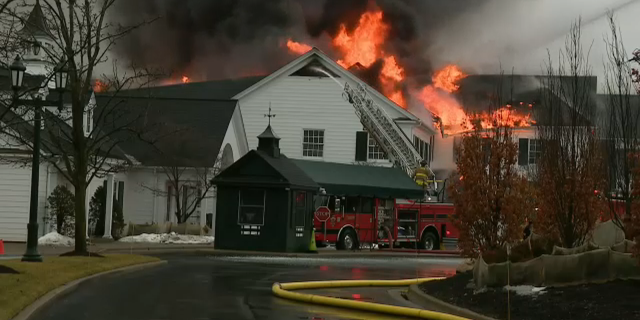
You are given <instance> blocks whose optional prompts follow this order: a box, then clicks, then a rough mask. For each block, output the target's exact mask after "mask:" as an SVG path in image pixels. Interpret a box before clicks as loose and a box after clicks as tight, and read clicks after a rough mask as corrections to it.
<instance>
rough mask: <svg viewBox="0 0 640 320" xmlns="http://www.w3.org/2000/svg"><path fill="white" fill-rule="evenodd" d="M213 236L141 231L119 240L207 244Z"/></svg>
mask: <svg viewBox="0 0 640 320" xmlns="http://www.w3.org/2000/svg"><path fill="white" fill-rule="evenodd" d="M213 240H214V237H210V236H193V235H184V234H177V233H175V232H171V233H161V234H158V233H143V234H141V235H138V236H129V237H124V238H121V239H120V240H118V241H120V242H129V243H172V244H207V243H213Z"/></svg>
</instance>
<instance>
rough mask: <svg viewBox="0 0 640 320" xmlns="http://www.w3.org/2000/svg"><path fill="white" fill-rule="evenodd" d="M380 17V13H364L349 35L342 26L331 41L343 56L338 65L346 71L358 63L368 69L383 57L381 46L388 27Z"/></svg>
mask: <svg viewBox="0 0 640 320" xmlns="http://www.w3.org/2000/svg"><path fill="white" fill-rule="evenodd" d="M382 17H383V16H382V11H375V12H365V13H364V14H363V15H362V16H361V17H360V21H359V22H358V26H357V27H356V28H355V30H353V32H351V33H349V32H348V31H347V27H346V26H345V25H344V24H343V25H341V26H340V31H339V32H338V35H337V36H336V37H335V38H334V39H333V45H334V46H335V47H336V48H338V49H339V50H340V51H342V54H343V58H342V59H340V60H338V64H340V65H341V66H343V67H344V68H347V69H348V68H349V67H351V66H352V65H354V64H356V63H360V64H361V65H363V66H365V67H367V68H368V67H370V66H371V65H372V64H374V63H375V62H376V61H377V60H378V59H380V58H381V57H382V56H383V55H384V52H383V51H382V45H383V44H384V42H385V40H386V38H387V33H388V31H389V26H387V25H386V24H385V23H384V22H383V21H382Z"/></svg>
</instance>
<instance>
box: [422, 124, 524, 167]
mask: <svg viewBox="0 0 640 320" xmlns="http://www.w3.org/2000/svg"><path fill="white" fill-rule="evenodd" d="M455 137H462V135H456V136H453V135H451V136H446V137H442V135H439V134H437V135H436V136H435V143H434V144H435V146H434V148H435V151H434V158H433V162H432V163H431V168H432V169H433V170H446V171H453V170H456V163H455V159H454V139H455ZM535 137H536V129H535V128H518V129H515V130H514V131H513V139H514V141H515V142H516V143H518V139H520V138H524V139H535Z"/></svg>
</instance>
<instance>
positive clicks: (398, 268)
mask: <svg viewBox="0 0 640 320" xmlns="http://www.w3.org/2000/svg"><path fill="white" fill-rule="evenodd" d="M355 256H356V258H333V257H331V258H322V257H318V258H315V257H310V258H306V257H304V258H283V257H257V256H195V255H171V256H162V258H164V259H166V260H168V261H169V262H168V264H166V265H163V266H160V267H154V268H152V269H146V270H143V271H137V272H129V273H119V274H112V275H107V276H103V277H99V278H97V279H92V280H89V281H86V282H84V283H83V284H81V285H80V286H79V287H78V288H77V289H76V290H74V291H73V292H71V293H70V294H68V295H66V296H64V297H62V298H60V299H58V300H57V301H54V302H53V303H51V304H49V305H48V306H46V307H44V308H42V309H40V310H39V311H38V312H37V313H36V314H34V316H33V317H32V319H34V320H75V319H78V320H80V319H83V320H84V319H92V320H115V319H117V320H128V319H131V320H151V319H154V320H160V319H163V320H164V319H171V320H173V319H175V320H197V319H198V320H199V319H230V320H233V319H247V320H252V319H278V320H286V319H295V320H304V319H309V320H320V319H323V320H329V319H398V318H393V317H385V316H379V315H372V314H366V313H362V312H356V311H349V310H344V309H337V308H330V307H321V306H314V305H308V304H303V303H296V302H292V301H287V300H283V299H280V298H277V297H274V296H273V295H272V293H271V285H272V284H273V283H274V282H292V281H313V280H343V279H405V278H414V277H431V276H446V275H451V274H453V273H455V268H456V266H457V265H458V264H459V263H460V261H461V260H460V259H455V258H426V257H422V258H391V257H388V258H378V257H375V258H357V254H355ZM318 293H320V294H323V295H330V296H334V297H341V298H347V299H360V300H364V301H375V302H381V303H388V304H395V305H403V306H412V304H411V303H410V302H408V301H406V300H403V299H402V298H401V297H400V295H399V294H398V293H399V289H398V290H393V289H390V288H380V289H372V288H352V289H347V290H340V289H328V290H322V291H319V292H318Z"/></svg>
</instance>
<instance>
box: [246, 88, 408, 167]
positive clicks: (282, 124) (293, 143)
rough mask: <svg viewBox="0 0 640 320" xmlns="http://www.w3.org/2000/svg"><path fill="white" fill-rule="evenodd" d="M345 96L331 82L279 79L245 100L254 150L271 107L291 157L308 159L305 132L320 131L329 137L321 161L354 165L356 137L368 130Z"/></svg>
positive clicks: (248, 127)
mask: <svg viewBox="0 0 640 320" xmlns="http://www.w3.org/2000/svg"><path fill="white" fill-rule="evenodd" d="M340 80H341V81H344V80H342V79H340ZM342 91H343V90H342V87H340V86H338V85H337V84H336V83H335V82H334V81H333V80H332V79H329V78H315V77H297V76H296V77H282V78H279V79H274V81H272V82H271V83H268V84H267V85H265V86H264V87H262V88H260V89H259V90H257V91H254V92H252V93H251V94H249V95H247V96H246V97H244V98H242V99H241V100H240V110H241V111H242V118H243V120H244V126H245V130H246V134H247V139H248V142H249V148H250V149H255V148H256V147H257V146H258V138H257V136H258V135H259V134H260V133H262V131H264V129H265V128H266V126H267V119H266V118H265V117H264V115H265V114H266V113H267V112H268V109H269V103H271V107H272V110H273V113H275V114H276V117H275V118H273V119H272V120H271V122H272V126H273V129H274V131H275V132H276V134H277V135H278V136H280V138H281V140H280V148H281V150H282V152H283V153H284V154H285V155H286V156H287V157H290V158H298V159H301V158H304V157H303V155H302V138H303V130H304V129H321V130H324V131H325V132H324V157H323V158H322V159H318V160H324V161H328V162H340V163H353V162H354V161H355V147H356V132H357V131H362V130H363V127H362V124H361V123H360V120H359V119H358V117H357V116H356V114H355V111H354V108H353V106H352V105H351V104H349V103H348V102H346V101H345V100H344V99H343V98H342ZM378 102H379V103H380V105H381V106H382V105H383V104H382V103H381V102H380V101H378ZM389 109H390V108H389ZM388 112H389V113H390V114H393V113H395V114H393V115H392V117H393V116H400V114H399V113H398V112H397V111H389V110H388ZM309 159H317V158H309Z"/></svg>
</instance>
